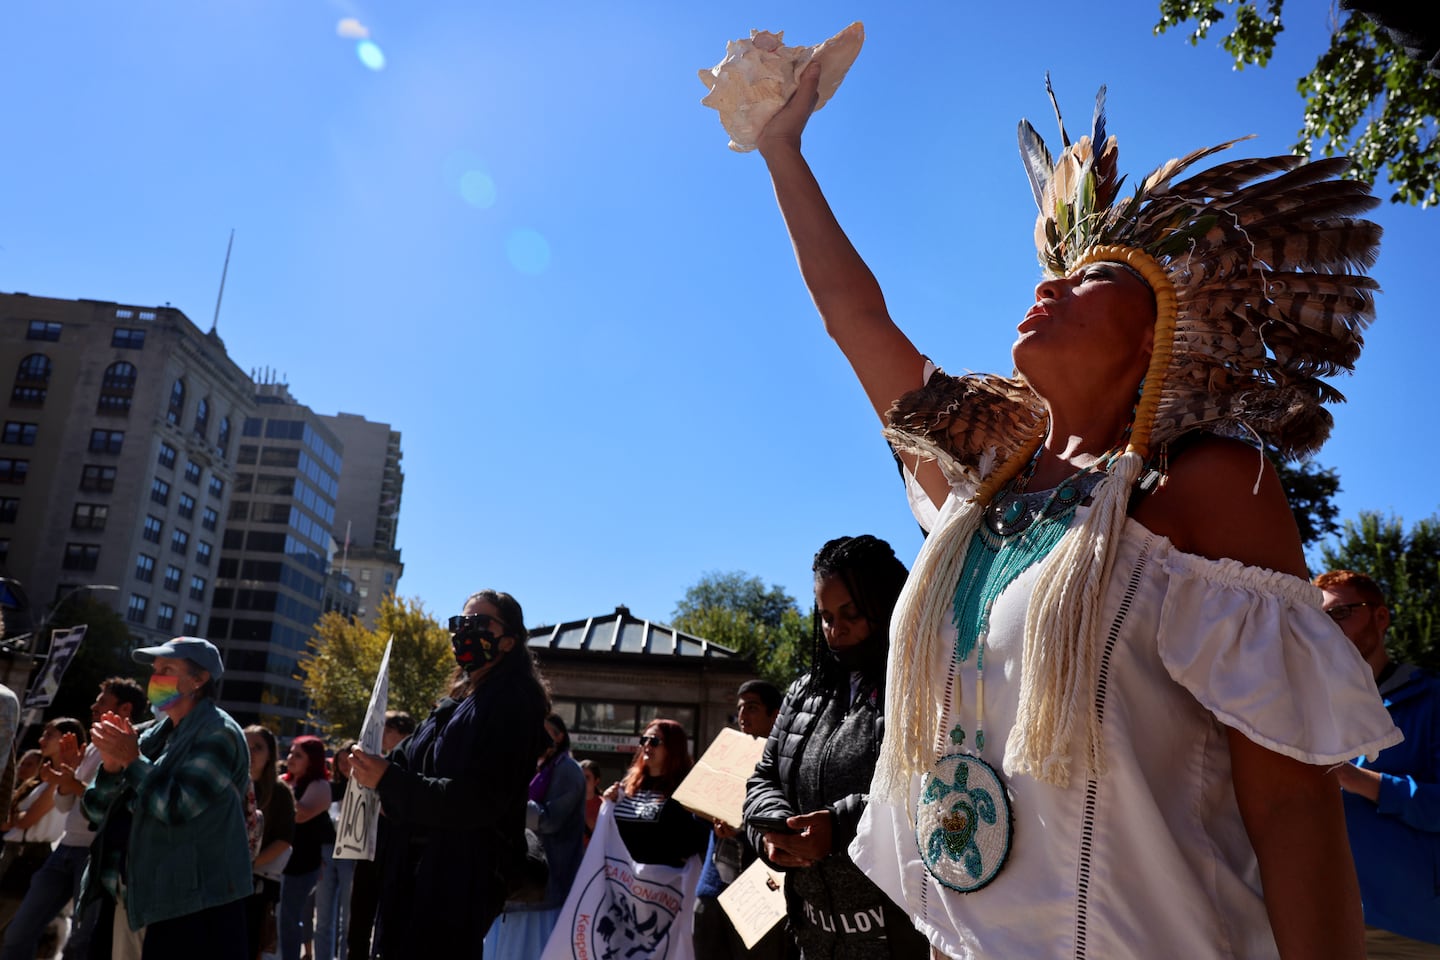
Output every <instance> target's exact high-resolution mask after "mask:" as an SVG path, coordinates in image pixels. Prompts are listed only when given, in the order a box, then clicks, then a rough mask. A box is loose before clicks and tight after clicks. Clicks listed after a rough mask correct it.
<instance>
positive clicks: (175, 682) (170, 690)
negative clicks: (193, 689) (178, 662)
mask: <svg viewBox="0 0 1440 960" xmlns="http://www.w3.org/2000/svg"><path fill="white" fill-rule="evenodd" d="M181 696H183V694H181V693H180V678H179V677H151V678H150V685H149V686H148V687H146V688H145V699H147V700H149V701H150V706H151V708H152V709H154V710H157V711H160V710H169V709H170V708H171V707H173V706H175V704H176V702H177V701H179V699H180V697H181Z"/></svg>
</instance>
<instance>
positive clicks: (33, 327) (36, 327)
mask: <svg viewBox="0 0 1440 960" xmlns="http://www.w3.org/2000/svg"><path fill="white" fill-rule="evenodd" d="M25 339H26V340H59V339H60V324H58V323H54V322H52V321H48V320H31V321H30V329H29V330H27V331H26V332H25Z"/></svg>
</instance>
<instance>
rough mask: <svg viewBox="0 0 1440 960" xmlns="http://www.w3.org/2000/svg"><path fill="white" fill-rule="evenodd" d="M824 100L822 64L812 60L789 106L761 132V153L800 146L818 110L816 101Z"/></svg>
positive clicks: (803, 71) (802, 74)
mask: <svg viewBox="0 0 1440 960" xmlns="http://www.w3.org/2000/svg"><path fill="white" fill-rule="evenodd" d="M819 99H820V63H819V61H817V60H811V61H810V63H809V64H808V65H806V67H805V69H804V70H802V71H800V77H799V86H797V87H796V88H795V92H794V93H793V94H791V95H790V99H789V100H787V101H786V102H785V106H783V107H781V108H780V111H779V112H778V113H776V114H775V116H773V117H771V118H770V120H769V121H768V122H767V123H766V124H765V126H764V128H763V129H762V130H761V131H760V136H759V138H758V139H757V140H756V147H758V148H759V150H760V154H761V156H764V155H765V153H766V151H767V150H773V149H775V148H777V147H787V146H788V147H793V148H794V149H797V150H798V149H799V148H800V135H801V134H802V133H804V132H805V124H807V123H809V122H810V115H811V114H812V113H814V112H815V104H816V102H817V101H818V100H819Z"/></svg>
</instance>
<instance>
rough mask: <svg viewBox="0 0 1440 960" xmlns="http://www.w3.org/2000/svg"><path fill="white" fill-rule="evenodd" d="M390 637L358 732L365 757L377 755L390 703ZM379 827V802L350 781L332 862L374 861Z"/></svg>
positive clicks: (393, 638)
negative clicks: (366, 755) (363, 721)
mask: <svg viewBox="0 0 1440 960" xmlns="http://www.w3.org/2000/svg"><path fill="white" fill-rule="evenodd" d="M394 643H395V637H394V636H391V637H390V639H389V640H388V641H386V643H385V655H384V656H383V657H381V658H380V673H379V675H378V676H376V678H375V689H374V690H372V691H371V692H370V706H369V707H368V708H367V709H366V710H365V724H364V726H362V727H361V728H360V748H361V749H362V750H364V751H365V752H366V753H369V754H377V755H378V754H379V753H380V741H381V738H383V737H384V735H385V710H386V705H387V704H388V703H389V700H390V647H391V645H393V644H394ZM379 825H380V798H379V797H378V796H377V795H376V793H375V791H374V790H371V789H370V788H369V787H362V786H361V785H360V784H359V783H358V782H357V781H355V780H351V781H350V786H348V787H346V788H345V800H344V802H342V803H341V804H340V822H339V823H337V824H336V825H335V858H336V859H337V860H374V859H375V831H376V829H377V828H378V827H379Z"/></svg>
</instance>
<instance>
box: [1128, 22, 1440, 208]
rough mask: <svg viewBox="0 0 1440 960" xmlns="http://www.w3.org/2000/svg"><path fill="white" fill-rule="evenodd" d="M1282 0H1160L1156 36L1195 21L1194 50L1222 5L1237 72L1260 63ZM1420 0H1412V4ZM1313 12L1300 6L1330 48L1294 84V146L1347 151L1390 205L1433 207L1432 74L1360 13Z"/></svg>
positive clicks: (1439, 179)
mask: <svg viewBox="0 0 1440 960" xmlns="http://www.w3.org/2000/svg"><path fill="white" fill-rule="evenodd" d="M1284 3H1285V0H1265V2H1264V3H1263V11H1262V4H1261V3H1260V2H1259V0H1161V2H1160V22H1159V23H1157V24H1156V25H1155V32H1156V33H1157V34H1159V33H1164V32H1166V31H1167V30H1170V29H1174V28H1181V27H1188V25H1190V24H1192V23H1193V25H1194V26H1193V28H1190V33H1189V36H1188V39H1189V41H1190V44H1191V45H1192V46H1194V45H1196V44H1198V43H1199V42H1200V41H1201V40H1203V39H1205V38H1206V37H1207V36H1208V35H1209V32H1210V29H1211V28H1212V27H1214V26H1215V25H1216V24H1218V23H1219V22H1220V21H1222V20H1224V19H1225V17H1226V11H1227V10H1228V11H1230V12H1231V14H1232V18H1231V24H1232V26H1231V27H1230V32H1229V33H1228V34H1226V36H1225V38H1224V39H1223V40H1222V41H1221V43H1220V45H1221V46H1222V47H1224V48H1225V52H1226V53H1228V54H1229V55H1230V56H1231V57H1233V58H1234V61H1235V68H1236V69H1237V70H1238V69H1244V68H1245V67H1246V66H1247V65H1250V64H1254V65H1257V66H1261V67H1263V66H1265V65H1266V64H1267V63H1269V61H1270V57H1271V55H1272V54H1273V53H1274V51H1275V43H1276V38H1277V37H1278V36H1279V34H1280V32H1281V31H1282V30H1283V29H1284V26H1283V24H1282V21H1281V10H1282V8H1283V7H1284ZM1344 5H1345V6H1359V5H1360V4H1358V3H1347V4H1344ZM1421 5H1422V4H1421V0H1416V6H1417V7H1419V6H1421ZM1317 8H1319V9H1323V8H1320V7H1319V5H1317V4H1307V5H1305V7H1304V10H1305V13H1307V14H1309V15H1311V16H1323V15H1328V16H1330V17H1331V21H1332V28H1331V34H1330V46H1329V47H1328V48H1327V49H1325V50H1324V51H1322V52H1321V53H1320V56H1319V58H1318V59H1317V60H1316V61H1315V66H1314V67H1313V68H1312V69H1311V71H1310V72H1309V73H1308V74H1306V75H1305V76H1303V77H1301V78H1300V79H1299V80H1298V81H1297V83H1296V87H1297V89H1298V91H1299V93H1300V95H1301V97H1302V98H1303V100H1304V103H1305V111H1304V123H1303V125H1302V126H1301V128H1300V131H1299V133H1298V135H1297V139H1296V142H1295V148H1294V149H1295V152H1296V153H1298V154H1300V155H1302V156H1310V155H1311V154H1312V153H1313V152H1314V151H1315V150H1316V148H1317V147H1318V148H1319V149H1320V150H1321V152H1322V153H1323V154H1324V155H1325V156H1327V157H1329V156H1333V155H1335V154H1337V153H1348V154H1349V155H1350V156H1351V157H1352V158H1354V160H1355V174H1356V175H1357V176H1359V177H1360V178H1362V179H1364V180H1368V181H1369V182H1371V183H1375V182H1377V181H1378V179H1379V177H1380V175H1381V173H1382V172H1383V173H1384V175H1385V176H1386V178H1388V179H1389V181H1390V184H1391V185H1392V186H1393V187H1394V188H1395V192H1394V193H1393V194H1392V195H1391V197H1390V199H1391V200H1392V201H1394V202H1397V203H1402V202H1403V203H1414V204H1419V205H1421V206H1431V205H1433V204H1436V203H1440V193H1437V186H1436V184H1437V183H1440V138H1437V136H1436V123H1435V119H1436V117H1437V116H1440V75H1437V74H1436V73H1434V72H1431V71H1429V70H1427V64H1426V63H1425V62H1424V61H1423V60H1421V59H1420V58H1419V57H1415V56H1412V55H1411V54H1410V53H1408V52H1407V51H1406V49H1405V48H1404V47H1402V46H1401V44H1400V42H1399V41H1398V40H1397V38H1396V37H1395V36H1393V35H1392V33H1391V31H1390V30H1387V29H1385V28H1384V27H1382V26H1381V25H1377V24H1376V22H1375V21H1374V20H1372V19H1370V18H1369V17H1367V16H1365V15H1364V14H1361V13H1356V12H1350V11H1343V12H1342V11H1339V10H1334V9H1332V10H1329V11H1326V12H1325V13H1320V12H1317ZM1429 52H1431V53H1433V52H1434V51H1429Z"/></svg>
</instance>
